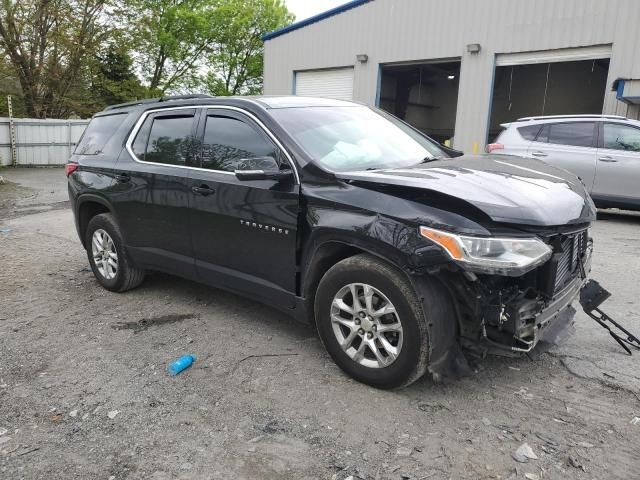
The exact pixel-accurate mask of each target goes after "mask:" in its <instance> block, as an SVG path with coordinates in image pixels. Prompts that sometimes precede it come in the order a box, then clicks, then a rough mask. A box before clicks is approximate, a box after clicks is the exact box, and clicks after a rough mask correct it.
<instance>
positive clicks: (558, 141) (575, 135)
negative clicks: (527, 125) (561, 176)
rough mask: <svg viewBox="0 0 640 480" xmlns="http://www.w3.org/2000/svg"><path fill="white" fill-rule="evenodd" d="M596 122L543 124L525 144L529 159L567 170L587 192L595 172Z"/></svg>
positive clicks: (590, 187) (590, 188) (591, 184)
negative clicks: (534, 137) (582, 184)
mask: <svg viewBox="0 0 640 480" xmlns="http://www.w3.org/2000/svg"><path fill="white" fill-rule="evenodd" d="M596 133H597V125H596V122H559V123H547V124H545V125H544V126H543V127H542V129H541V130H540V132H539V133H538V135H537V136H536V139H535V140H534V141H533V142H531V144H530V145H529V153H528V156H529V157H533V158H537V159H538V160H542V161H543V162H546V163H549V164H550V165H554V166H556V167H559V168H563V169H565V170H568V171H569V172H571V173H573V174H574V175H577V176H578V177H580V178H581V179H582V181H583V182H584V184H585V185H586V187H587V191H589V192H591V190H592V188H593V182H594V179H595V172H596V154H597V152H596V138H597V136H596Z"/></svg>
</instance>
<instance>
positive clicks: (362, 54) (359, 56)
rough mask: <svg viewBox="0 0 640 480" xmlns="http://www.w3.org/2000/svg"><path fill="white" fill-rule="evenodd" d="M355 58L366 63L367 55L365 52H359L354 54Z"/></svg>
mask: <svg viewBox="0 0 640 480" xmlns="http://www.w3.org/2000/svg"><path fill="white" fill-rule="evenodd" d="M356 59H357V60H358V61H359V62H360V63H367V62H368V61H369V55H367V54H366V53H359V54H358V55H356Z"/></svg>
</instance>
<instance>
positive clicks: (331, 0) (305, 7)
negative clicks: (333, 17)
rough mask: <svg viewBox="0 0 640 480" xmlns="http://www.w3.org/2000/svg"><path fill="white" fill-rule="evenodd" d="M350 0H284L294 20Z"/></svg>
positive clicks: (310, 15) (324, 10)
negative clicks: (293, 15)
mask: <svg viewBox="0 0 640 480" xmlns="http://www.w3.org/2000/svg"><path fill="white" fill-rule="evenodd" d="M349 1H350V0H285V2H284V3H286V4H287V8H288V9H289V11H290V12H293V13H294V14H295V16H296V21H300V20H304V19H305V18H309V17H312V16H313V15H317V14H318V13H322V12H326V11H327V10H331V9H332V8H335V7H337V6H338V5H342V4H343V3H347V2H349Z"/></svg>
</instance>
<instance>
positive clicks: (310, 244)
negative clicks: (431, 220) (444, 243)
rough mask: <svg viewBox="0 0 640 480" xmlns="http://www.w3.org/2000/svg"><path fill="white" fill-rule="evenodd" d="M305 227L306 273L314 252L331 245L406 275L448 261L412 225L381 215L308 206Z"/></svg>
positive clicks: (304, 258) (330, 207)
mask: <svg viewBox="0 0 640 480" xmlns="http://www.w3.org/2000/svg"><path fill="white" fill-rule="evenodd" d="M306 227H307V228H308V229H309V235H308V236H307V239H306V243H305V245H304V246H303V252H305V253H304V255H303V262H302V263H303V265H304V266H305V270H306V269H307V268H308V266H309V265H311V264H313V259H314V257H315V255H316V252H317V251H318V250H319V249H320V248H322V247H323V246H324V245H326V244H328V243H331V242H334V243H340V244H343V245H346V246H349V247H353V248H356V249H358V250H361V251H364V252H367V253H370V254H372V255H375V256H378V257H380V258H382V259H384V260H386V261H388V262H390V263H392V264H394V265H396V266H397V267H399V268H400V269H402V270H405V271H408V272H416V271H421V270H425V269H426V268H428V267H431V266H434V265H438V264H443V263H448V262H449V259H448V257H446V255H445V254H444V252H443V251H442V249H441V248H440V247H438V246H437V245H435V244H433V243H432V242H430V241H429V240H427V239H425V238H423V237H422V236H420V234H419V231H418V228H417V227H416V226H415V225H411V224H409V223H405V222H402V221H399V220H396V219H393V218H390V217H387V216H384V215H381V214H376V213H372V212H367V211H362V210H336V209H335V208H334V207H333V206H328V207H323V206H309V208H308V211H307V225H306Z"/></svg>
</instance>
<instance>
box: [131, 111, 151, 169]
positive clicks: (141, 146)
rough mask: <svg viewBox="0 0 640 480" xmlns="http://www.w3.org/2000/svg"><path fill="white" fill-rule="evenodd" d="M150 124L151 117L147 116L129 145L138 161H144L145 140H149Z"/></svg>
mask: <svg viewBox="0 0 640 480" xmlns="http://www.w3.org/2000/svg"><path fill="white" fill-rule="evenodd" d="M151 123H153V116H148V117H147V119H146V120H145V121H144V123H143V124H142V127H140V130H138V134H137V135H136V138H135V140H134V141H133V144H132V145H131V149H132V150H133V153H135V155H136V157H138V158H139V159H140V160H144V154H145V151H146V149H147V140H149V131H150V130H151Z"/></svg>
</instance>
